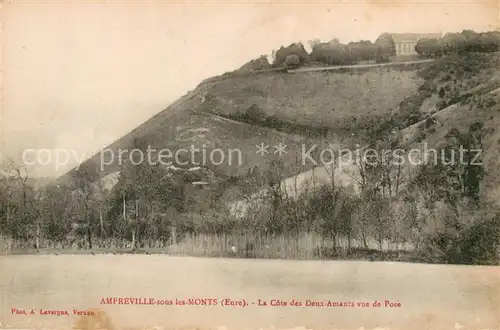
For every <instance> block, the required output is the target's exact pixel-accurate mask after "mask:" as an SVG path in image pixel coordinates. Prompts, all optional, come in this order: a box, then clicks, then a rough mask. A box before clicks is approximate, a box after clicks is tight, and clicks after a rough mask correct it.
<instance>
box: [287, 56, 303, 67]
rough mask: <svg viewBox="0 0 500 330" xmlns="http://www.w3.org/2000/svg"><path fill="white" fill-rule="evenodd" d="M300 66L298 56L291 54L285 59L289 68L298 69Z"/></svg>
mask: <svg viewBox="0 0 500 330" xmlns="http://www.w3.org/2000/svg"><path fill="white" fill-rule="evenodd" d="M299 65H300V58H299V56H298V55H295V54H290V55H287V56H286V58H285V66H286V67H287V68H296V67H298V66H299Z"/></svg>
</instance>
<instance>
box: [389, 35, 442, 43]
mask: <svg viewBox="0 0 500 330" xmlns="http://www.w3.org/2000/svg"><path fill="white" fill-rule="evenodd" d="M390 35H391V36H392V38H393V39H394V42H403V41H415V42H416V41H419V40H420V39H439V38H441V33H390Z"/></svg>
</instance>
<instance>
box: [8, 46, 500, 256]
mask: <svg viewBox="0 0 500 330" xmlns="http://www.w3.org/2000/svg"><path fill="white" fill-rule="evenodd" d="M499 64H500V55H499V53H495V52H490V53H488V52H484V53H480V52H472V51H471V52H460V53H458V52H457V53H450V54H447V55H445V56H440V57H439V58H436V59H435V60H433V61H428V62H425V63H422V62H419V63H418V65H417V64H415V63H414V64H408V65H404V66H390V65H385V66H378V67H377V66H375V67H373V66H370V67H367V66H362V67H354V68H353V67H349V68H342V69H339V70H337V69H335V70H328V68H321V69H322V71H317V70H316V69H314V71H308V70H307V69H301V70H296V71H293V70H281V69H280V70H274V69H271V70H273V71H265V72H252V71H245V72H238V70H237V72H233V73H230V74H225V75H222V76H220V77H214V78H213V79H208V80H205V81H204V82H202V83H201V84H200V85H199V86H198V87H197V88H196V89H195V90H194V91H191V92H189V93H187V94H186V95H185V96H183V97H182V98H180V99H179V100H178V101H176V102H175V103H173V104H172V105H170V106H169V107H168V108H166V109H165V110H164V111H162V112H160V113H158V114H157V115H156V116H154V117H153V118H151V119H150V120H148V121H147V122H145V123H143V124H142V125H139V126H138V127H137V128H136V129H135V130H133V131H132V132H130V133H129V134H127V135H125V136H124V137H122V138H120V139H118V140H117V141H116V142H115V143H113V144H112V145H110V146H109V147H108V148H106V149H104V151H103V152H102V154H97V155H95V156H94V157H92V158H91V159H89V160H88V161H86V162H85V163H84V164H82V165H81V166H80V168H78V169H75V170H72V171H70V172H69V173H67V174H66V175H65V176H63V177H61V178H60V179H59V182H58V185H56V186H50V187H46V189H44V190H43V191H41V192H40V194H37V195H33V196H31V195H29V196H27V195H26V194H23V186H22V182H17V181H16V182H17V186H18V188H19V189H17V188H16V196H18V197H19V198H18V200H17V201H13V202H11V203H10V204H8V205H7V207H4V208H2V209H0V210H1V211H2V212H3V213H4V214H6V217H4V218H2V219H4V222H3V223H2V226H3V227H2V228H7V229H6V230H5V232H8V233H9V235H10V237H13V240H14V241H13V242H14V243H12V244H14V245H16V244H17V245H22V244H31V246H33V245H36V246H37V247H39V246H53V247H57V246H59V247H61V248H66V247H67V246H70V247H72V248H73V247H78V248H82V247H86V248H93V246H95V245H97V246H98V247H99V248H105V249H110V248H118V249H123V248H126V247H127V246H131V247H132V248H133V249H137V248H145V246H149V247H150V248H160V249H166V248H167V247H168V248H169V251H174V250H175V249H177V250H176V251H177V252H176V253H186V254H194V255H219V256H220V255H229V254H231V253H233V254H234V253H236V252H235V251H234V250H237V251H239V252H238V255H240V256H246V257H249V256H252V255H253V256H256V255H260V256H262V255H274V256H281V257H284V258H290V257H292V258H302V257H304V256H314V258H320V259H324V258H335V259H350V258H354V259H371V260H373V258H375V259H377V260H382V259H383V260H386V259H390V260H411V261H424V262H444V263H468V264H491V263H494V264H496V263H498V242H499V241H500V237H498V234H499V233H500V230H496V229H500V212H499V210H500V208H499V205H498V196H499V190H498V187H499V186H500V175H499V170H498V166H499V163H498V159H499V158H498V156H499V151H498V150H499V148H498V143H499V142H498V141H499V139H500V136H499V132H498V124H499V123H500V118H499V113H500V109H499V104H500V103H499V102H500V100H499V94H498V89H499V88H500V80H499V78H498V77H499V76H500V70H499V67H500V66H499ZM323 69H324V70H323ZM314 145H316V149H315V150H314V151H312V152H311V153H310V156H311V157H312V158H314V159H316V160H318V161H320V163H319V164H318V163H316V164H315V162H312V161H310V160H311V159H305V158H304V152H305V151H306V150H307V149H309V147H310V146H314ZM259 146H263V147H265V148H264V149H263V150H262V151H263V152H262V153H260V154H259V153H258V151H259ZM425 146H427V148H436V151H439V152H441V154H442V155H444V156H442V159H444V160H446V161H447V163H445V162H443V163H439V164H430V165H429V164H420V165H419V164H416V165H415V164H411V163H410V162H406V163H404V164H403V165H400V164H396V163H394V157H393V156H392V158H391V153H389V154H387V153H385V152H386V151H387V150H389V151H394V150H398V149H403V151H405V152H408V151H410V149H411V150H412V151H413V149H415V150H416V149H418V150H420V149H422V148H423V147H425ZM279 147H281V152H280V148H279ZM326 147H328V148H330V149H331V152H333V153H334V154H335V155H334V157H338V156H340V155H342V157H345V155H352V154H356V152H358V151H364V150H371V151H375V152H377V153H378V154H377V155H378V157H377V156H376V157H375V162H371V163H369V162H367V161H366V158H365V159H358V158H356V159H353V160H352V161H351V162H348V163H347V165H345V164H344V165H343V166H347V167H344V168H342V169H340V168H338V172H335V175H334V176H331V173H328V172H327V171H323V173H321V172H322V165H324V164H323V163H321V161H323V162H328V161H330V159H329V157H330V155H331V154H329V153H328V151H329V150H326ZM462 147H465V148H467V150H468V151H467V152H466V154H465V157H467V158H466V161H465V162H462V161H461V162H456V161H455V162H453V161H452V162H448V161H449V160H450V153H451V154H452V153H453V152H454V151H455V150H458V149H460V148H462ZM266 148H267V149H266ZM478 149H479V150H481V151H482V155H481V157H480V160H481V161H482V163H481V164H475V163H473V161H472V156H471V155H472V152H473V151H474V150H478ZM159 150H163V151H166V154H165V153H164V154H161V155H160V154H159V153H158V152H159ZM194 150H196V152H197V153H196V154H195V155H194V154H193V153H192V152H193V151H194ZM418 150H417V151H418ZM133 151H140V152H141V153H142V155H143V156H145V157H148V158H149V159H148V158H145V157H144V159H143V160H142V161H139V162H137V158H136V157H132V159H131V158H130V157H131V153H132V152H133ZM150 151H152V152H153V153H152V154H149V155H148V153H149V152H150ZM200 151H201V153H200ZM264 151H265V152H264ZM324 151H327V152H324ZM380 152H381V153H380ZM120 153H121V154H122V157H123V158H122V159H121V161H120V159H119V155H120ZM134 154H135V155H136V156H137V153H134ZM325 154H326V158H325V157H324V156H325ZM165 155H166V156H167V157H166V159H165V157H162V156H165ZM174 155H175V156H174ZM210 155H211V156H214V155H215V157H214V158H211V157H210ZM408 155H409V154H408ZM101 156H103V159H101ZM112 156H114V158H113V157H112ZM177 156H179V157H177ZM380 156H382V157H380ZM405 156H406V155H405ZM221 157H222V158H221ZM321 157H323V158H322V159H321ZM412 157H413V156H412ZM306 158H307V157H306ZM416 158H417V159H418V157H416ZM160 159H163V163H158V161H159V160H160ZM342 159H343V158H342ZM408 160H410V159H408ZM150 162H152V163H150ZM101 164H102V165H104V166H103V167H102V168H101ZM325 168H326V167H323V169H325ZM101 169H102V170H101ZM317 175H320V176H322V177H321V178H319V180H316V179H317V178H315V176H317ZM332 179H333V180H332ZM349 186H350V187H349ZM0 188H2V186H0ZM24 191H25V190H24ZM0 194H2V197H5V196H10V194H11V189H10V188H9V187H6V189H3V188H2V189H0ZM40 196H41V197H40ZM5 198H7V197H5ZM495 203H496V204H495ZM31 206H32V207H31ZM40 214H42V215H43V217H42V218H41V217H39V216H38V215H40ZM5 219H6V220H5ZM14 219H16V221H14ZM18 219H20V220H19V221H18ZM35 238H36V239H35ZM34 240H35V242H33V241H34ZM93 244H94V245H93ZM231 244H233V245H232V246H231ZM268 250H269V251H268ZM266 251H267V252H266Z"/></svg>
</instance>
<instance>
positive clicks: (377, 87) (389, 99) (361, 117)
mask: <svg viewBox="0 0 500 330" xmlns="http://www.w3.org/2000/svg"><path fill="white" fill-rule="evenodd" d="M421 82H422V80H421V79H420V78H418V77H417V76H416V74H415V73H414V72H412V71H401V70H395V69H390V68H371V69H370V70H363V71H360V72H353V73H331V72H311V73H300V74H286V73H267V74H260V75H251V76H246V77H241V76H239V77H238V76H237V77H231V76H229V77H228V78H226V79H215V80H208V81H206V82H204V83H202V84H200V85H199V86H198V87H197V88H196V89H195V90H194V91H192V92H190V93H188V94H187V95H185V96H183V97H182V98H181V99H179V100H178V101H176V102H175V103H173V104H172V105H171V106H169V107H168V108H167V109H165V110H164V111H162V112H161V113H159V114H157V115H156V116H154V117H153V118H151V119H150V120H148V121H147V122H145V123H143V124H142V125H140V126H138V127H137V128H136V129H135V130H133V131H132V132H130V133H129V134H127V135H126V136H124V137H122V138H121V139H119V140H117V141H116V142H115V143H113V144H112V145H111V146H109V147H108V149H111V150H114V151H115V152H116V150H118V149H130V148H131V146H132V141H133V139H134V138H141V139H143V140H145V141H147V143H149V144H151V145H152V146H153V147H155V148H171V149H172V150H175V149H177V148H183V147H186V146H188V145H190V144H195V145H196V146H201V145H203V144H206V145H211V146H213V147H219V148H222V149H227V148H239V149H240V150H242V154H243V159H244V164H243V166H226V165H224V164H223V165H221V166H215V167H213V168H212V169H213V170H214V171H215V172H216V173H218V174H219V175H222V176H227V175H240V174H243V173H245V171H246V170H247V169H248V168H251V167H253V166H259V167H260V168H261V169H264V168H265V167H266V163H269V161H270V159H271V157H261V156H258V155H256V154H255V151H256V148H255V146H256V145H257V144H260V143H261V142H264V143H267V144H271V145H272V144H276V143H279V142H283V143H284V144H286V145H287V146H288V147H287V150H288V151H291V150H293V151H294V152H292V153H290V152H289V154H288V155H287V156H285V157H282V158H281V159H282V160H283V162H284V163H285V172H284V174H285V175H291V174H294V173H297V172H298V171H300V170H305V169H304V168H298V166H296V162H297V159H298V158H297V157H298V153H300V152H301V148H300V143H302V142H305V143H307V145H311V144H312V143H317V142H318V143H337V144H339V145H340V144H342V143H344V141H343V140H344V139H346V141H347V137H349V136H350V135H349V136H348V134H347V133H345V132H343V129H346V128H347V129H349V128H352V127H357V126H358V125H356V123H359V122H366V123H368V125H369V122H370V121H371V120H373V119H375V118H376V117H379V116H387V114H389V113H391V112H392V111H394V109H395V108H397V106H398V104H399V103H400V102H401V101H402V99H403V98H404V97H405V96H406V95H408V94H411V93H414V92H415V91H416V90H417V88H418V86H419V84H420V83H421ZM203 96H208V97H210V98H211V100H212V101H210V102H207V101H205V102H204V101H203ZM214 100H215V101H214ZM253 104H257V105H259V106H260V107H262V108H263V109H264V110H265V111H266V113H267V114H269V115H277V116H278V117H280V118H282V119H285V120H288V121H290V122H292V123H297V124H305V125H308V126H311V127H316V126H318V125H327V126H329V127H331V128H334V129H335V130H336V131H337V134H335V135H336V136H331V137H329V138H328V141H326V140H324V141H320V140H317V139H313V138H310V137H307V138H306V137H301V136H297V135H293V134H287V133H282V132H278V131H276V130H273V129H270V128H266V127H259V126H253V127H252V126H250V125H246V124H238V123H235V122H230V121H224V120H221V119H218V118H214V117H213V116H210V115H209V114H222V115H224V114H229V113H235V112H237V111H238V110H242V109H243V110H244V109H246V108H248V107H250V106H251V105H253ZM332 109H334V110H332ZM367 127H368V126H367ZM99 164H100V155H99V154H97V155H96V156H94V157H93V158H91V159H90V160H89V161H87V162H86V163H84V164H83V165H82V166H99ZM118 169H119V166H115V165H113V166H108V167H106V169H105V171H104V172H105V174H108V173H111V172H113V171H116V170H118ZM66 178H67V176H66Z"/></svg>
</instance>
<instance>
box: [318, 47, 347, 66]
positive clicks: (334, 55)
mask: <svg viewBox="0 0 500 330" xmlns="http://www.w3.org/2000/svg"><path fill="white" fill-rule="evenodd" d="M311 60H312V61H318V62H323V63H326V64H328V65H342V64H352V63H354V62H355V60H354V58H353V57H351V56H350V54H349V49H348V48H347V46H346V45H343V44H340V43H321V44H318V45H316V46H315V47H314V48H313V50H312V52H311Z"/></svg>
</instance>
